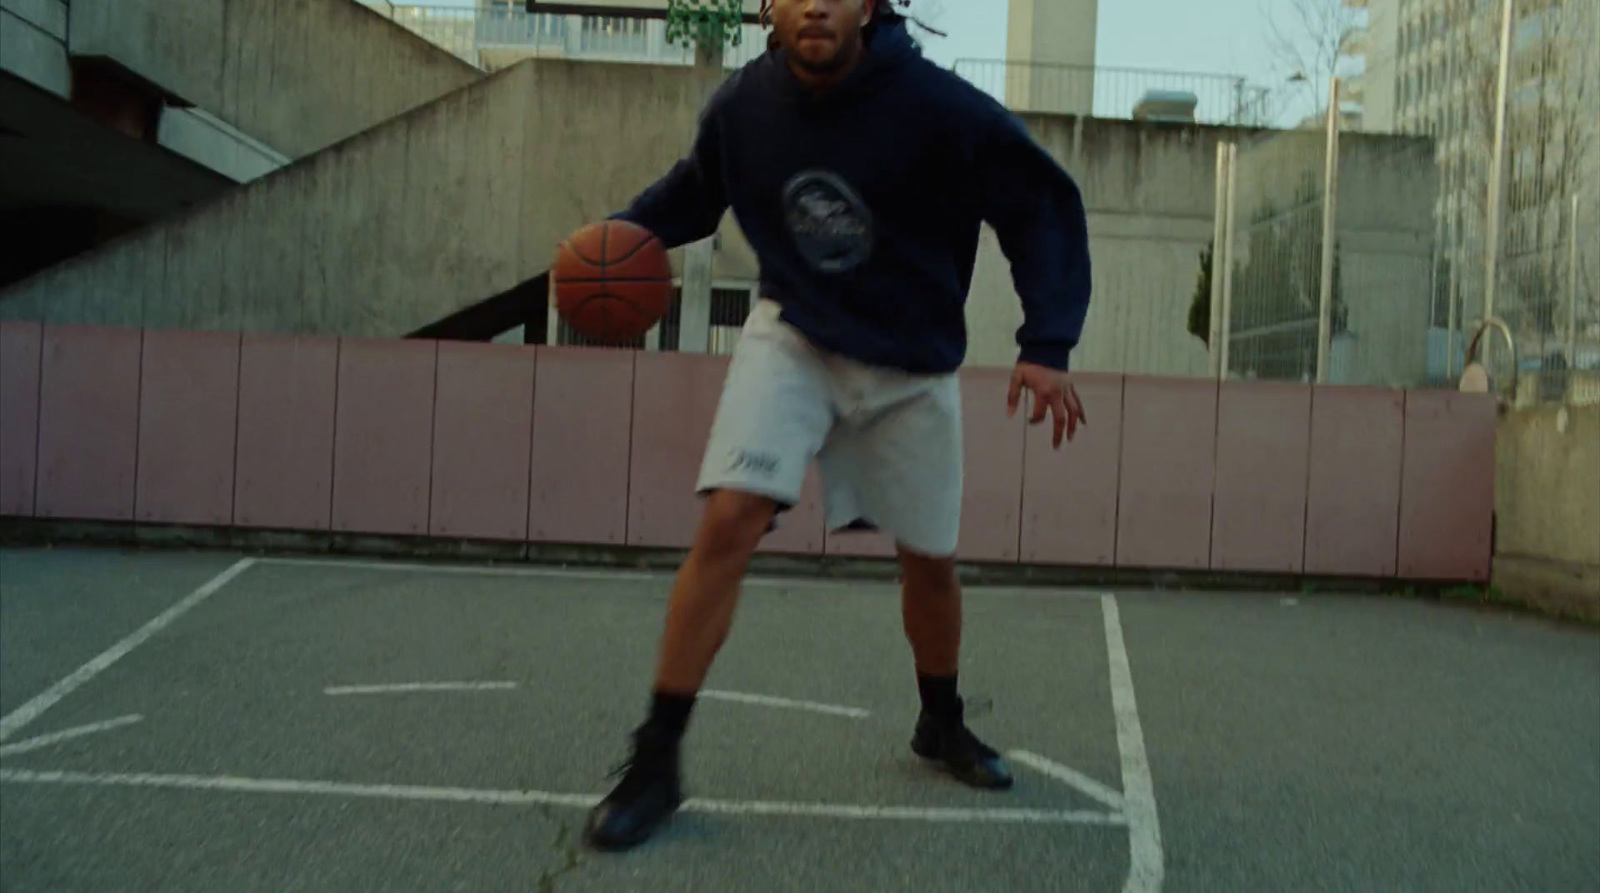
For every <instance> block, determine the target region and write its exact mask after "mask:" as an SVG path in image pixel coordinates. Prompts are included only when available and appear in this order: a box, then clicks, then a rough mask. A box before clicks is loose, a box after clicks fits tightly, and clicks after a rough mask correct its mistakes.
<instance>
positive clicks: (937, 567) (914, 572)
mask: <svg viewBox="0 0 1600 893" xmlns="http://www.w3.org/2000/svg"><path fill="white" fill-rule="evenodd" d="M896 552H897V553H898V554H899V558H900V570H901V573H902V574H904V579H905V581H906V582H907V583H910V584H912V585H913V586H916V587H917V588H924V587H933V588H939V589H944V588H953V587H956V586H958V585H959V584H958V577H957V574H956V559H955V556H953V555H943V556H940V555H927V554H924V553H922V552H917V551H915V550H913V549H908V548H906V547H905V546H903V545H902V546H898V547H897V548H896Z"/></svg>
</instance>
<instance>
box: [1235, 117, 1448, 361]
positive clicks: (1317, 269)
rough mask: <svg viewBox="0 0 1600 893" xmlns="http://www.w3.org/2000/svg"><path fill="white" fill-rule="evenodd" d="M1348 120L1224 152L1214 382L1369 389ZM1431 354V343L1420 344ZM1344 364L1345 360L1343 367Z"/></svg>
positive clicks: (1265, 138)
mask: <svg viewBox="0 0 1600 893" xmlns="http://www.w3.org/2000/svg"><path fill="white" fill-rule="evenodd" d="M1339 127H1340V124H1339V121H1338V119H1337V117H1336V116H1334V115H1328V116H1326V121H1325V124H1324V128H1323V130H1322V131H1321V132H1320V133H1319V132H1317V131H1307V130H1297V131H1273V132H1268V133H1265V134H1262V135H1259V136H1256V137H1254V138H1251V139H1248V140H1243V141H1240V142H1233V143H1230V142H1224V143H1221V144H1219V146H1218V157H1217V181H1216V182H1217V189H1216V196H1217V201H1216V218H1215V224H1214V237H1213V245H1214V246H1215V247H1214V249H1213V251H1212V254H1211V255H1210V257H1209V263H1210V267H1209V269H1210V271H1211V280H1210V283H1209V284H1210V287H1211V295H1212V300H1211V306H1210V308H1209V309H1210V337H1209V339H1208V343H1209V344H1210V345H1212V348H1213V349H1212V351H1211V374H1212V375H1216V376H1220V377H1225V378H1242V379H1264V380H1272V381H1296V382H1330V381H1332V382H1342V383H1366V382H1365V380H1369V379H1371V378H1372V377H1373V374H1372V373H1371V372H1369V371H1367V370H1363V369H1360V368H1357V367H1356V366H1355V364H1353V363H1352V362H1350V358H1349V357H1348V351H1343V353H1345V354H1346V355H1345V356H1343V357H1337V356H1336V350H1337V348H1344V347H1347V346H1348V344H1349V338H1348V328H1349V314H1348V309H1347V307H1346V305H1345V300H1344V281H1343V277H1341V276H1340V266H1341V264H1340V256H1339V245H1338V231H1337V225H1336V224H1337V214H1336V211H1337V199H1338V188H1339V186H1338V172H1339ZM1414 348H1415V349H1416V350H1418V351H1425V350H1426V344H1425V343H1423V344H1420V345H1414ZM1340 360H1342V362H1341V361H1340Z"/></svg>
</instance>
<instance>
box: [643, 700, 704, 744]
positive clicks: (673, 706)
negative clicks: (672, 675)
mask: <svg viewBox="0 0 1600 893" xmlns="http://www.w3.org/2000/svg"><path fill="white" fill-rule="evenodd" d="M694 698H695V696H694V695H693V694H692V693H691V694H686V695H685V694H676V693H673V692H666V691H655V692H653V693H652V694H651V698H650V719H649V720H648V722H649V724H650V725H652V726H654V727H656V728H658V729H662V730H664V731H668V732H671V733H672V734H673V736H674V737H677V738H682V737H683V733H684V730H686V729H688V728H689V714H690V712H691V711H693V710H694Z"/></svg>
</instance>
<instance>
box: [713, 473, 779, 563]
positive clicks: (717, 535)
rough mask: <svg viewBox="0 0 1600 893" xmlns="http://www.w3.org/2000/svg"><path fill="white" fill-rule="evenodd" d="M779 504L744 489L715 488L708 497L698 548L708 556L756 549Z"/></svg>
mask: <svg viewBox="0 0 1600 893" xmlns="http://www.w3.org/2000/svg"><path fill="white" fill-rule="evenodd" d="M776 511H777V504H776V503H775V502H773V501H772V500H771V499H770V498H768V497H766V496H758V495H756V494H754V493H746V492H743V491H741V490H716V491H713V492H712V493H711V494H710V495H709V496H707V497H706V504H705V512H704V514H703V515H702V517H701V520H700V531H699V534H698V536H697V537H696V543H695V545H696V547H697V548H698V549H699V550H700V551H702V552H704V553H706V554H707V555H711V556H717V557H732V556H737V555H747V554H749V553H751V552H754V551H755V549H756V546H758V545H760V543H761V538H762V537H763V536H765V535H766V532H767V528H768V527H769V526H771V524H772V516H773V515H774V513H776Z"/></svg>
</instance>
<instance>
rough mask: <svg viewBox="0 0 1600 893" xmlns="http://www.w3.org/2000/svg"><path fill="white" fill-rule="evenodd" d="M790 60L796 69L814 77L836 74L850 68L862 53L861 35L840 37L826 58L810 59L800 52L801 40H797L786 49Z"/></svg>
mask: <svg viewBox="0 0 1600 893" xmlns="http://www.w3.org/2000/svg"><path fill="white" fill-rule="evenodd" d="M786 49H787V51H788V56H789V60H790V62H791V63H792V64H794V65H795V66H796V67H798V68H800V69H803V70H804V71H806V72H808V73H810V74H814V75H824V76H825V75H830V74H835V73H837V72H839V71H841V70H842V69H844V68H846V67H848V66H849V65H850V63H851V62H852V61H854V60H855V58H856V56H857V55H859V54H860V52H861V35H860V34H859V33H856V34H850V35H848V36H846V35H840V36H839V38H838V45H837V47H836V48H835V49H834V51H833V53H832V54H830V55H829V56H827V57H826V58H821V59H818V58H814V57H808V56H806V55H804V54H803V53H801V52H800V40H799V39H798V38H797V39H795V40H794V41H792V42H791V43H790V45H789V46H787V47H786Z"/></svg>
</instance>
